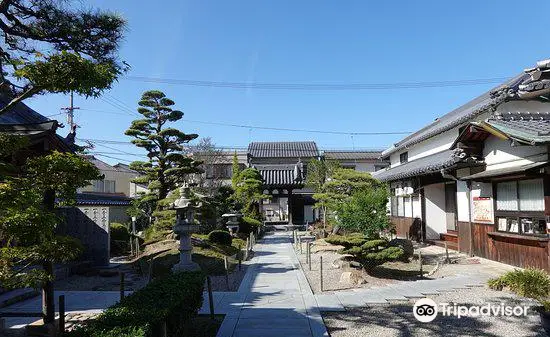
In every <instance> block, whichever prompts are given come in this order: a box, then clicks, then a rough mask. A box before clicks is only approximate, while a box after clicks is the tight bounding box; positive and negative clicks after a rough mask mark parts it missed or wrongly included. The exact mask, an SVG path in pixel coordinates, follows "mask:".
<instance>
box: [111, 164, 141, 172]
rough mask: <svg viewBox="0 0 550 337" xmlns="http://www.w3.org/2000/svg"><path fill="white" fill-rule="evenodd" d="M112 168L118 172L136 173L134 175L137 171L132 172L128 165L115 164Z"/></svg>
mask: <svg viewBox="0 0 550 337" xmlns="http://www.w3.org/2000/svg"><path fill="white" fill-rule="evenodd" d="M113 167H114V168H115V169H116V170H117V171H120V172H127V173H136V174H137V173H138V172H137V171H134V170H132V169H131V168H130V166H129V165H126V164H122V163H118V164H115V165H113Z"/></svg>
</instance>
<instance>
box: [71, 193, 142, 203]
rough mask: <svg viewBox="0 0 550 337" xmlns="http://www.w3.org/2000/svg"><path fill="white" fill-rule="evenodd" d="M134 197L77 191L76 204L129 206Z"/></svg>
mask: <svg viewBox="0 0 550 337" xmlns="http://www.w3.org/2000/svg"><path fill="white" fill-rule="evenodd" d="M131 203H132V199H131V198H128V197H127V196H125V195H123V194H100V193H77V194H76V204H77V205H79V206H86V205H97V206H100V205H101V206H103V205H104V206H127V205H130V204H131Z"/></svg>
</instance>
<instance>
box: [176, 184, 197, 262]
mask: <svg viewBox="0 0 550 337" xmlns="http://www.w3.org/2000/svg"><path fill="white" fill-rule="evenodd" d="M181 192H182V193H181V194H182V196H181V197H180V198H179V199H177V200H176V201H174V208H175V209H176V225H175V226H174V233H176V234H177V235H179V238H180V247H179V251H180V262H179V263H178V264H176V265H174V267H172V271H174V272H178V271H194V270H200V267H199V265H198V264H196V263H195V262H193V260H192V258H191V253H192V250H193V246H192V245H191V234H192V233H196V232H197V231H198V229H199V225H198V224H196V223H195V214H196V211H197V209H198V208H199V207H201V205H202V203H200V202H199V203H195V202H194V201H193V200H191V199H190V198H189V197H190V190H189V187H182V188H181Z"/></svg>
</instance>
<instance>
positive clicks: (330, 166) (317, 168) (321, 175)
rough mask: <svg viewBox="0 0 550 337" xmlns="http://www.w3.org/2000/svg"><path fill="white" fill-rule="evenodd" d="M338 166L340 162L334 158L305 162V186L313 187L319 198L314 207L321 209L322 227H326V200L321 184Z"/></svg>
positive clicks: (323, 183) (322, 184)
mask: <svg viewBox="0 0 550 337" xmlns="http://www.w3.org/2000/svg"><path fill="white" fill-rule="evenodd" d="M339 168H340V163H339V162H337V161H335V160H316V159H312V160H311V161H310V162H309V163H308V164H307V176H306V183H305V185H306V186H307V187H310V188H311V189H313V192H315V193H317V196H318V197H319V199H318V200H317V202H316V204H315V207H317V208H319V209H321V212H322V214H323V227H324V228H325V229H326V225H327V207H328V204H327V202H326V201H328V200H327V199H326V198H324V197H323V196H322V195H320V194H322V193H323V186H324V185H325V183H326V182H327V180H328V179H329V178H330V177H331V176H332V175H333V174H334V172H335V171H336V170H337V169H339Z"/></svg>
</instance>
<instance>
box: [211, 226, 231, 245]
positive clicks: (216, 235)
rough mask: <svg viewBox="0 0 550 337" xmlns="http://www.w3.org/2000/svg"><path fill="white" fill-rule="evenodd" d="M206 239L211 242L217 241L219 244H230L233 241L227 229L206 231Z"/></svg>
mask: <svg viewBox="0 0 550 337" xmlns="http://www.w3.org/2000/svg"><path fill="white" fill-rule="evenodd" d="M208 241H210V242H212V243H218V244H220V245H226V246H231V243H232V242H233V237H231V234H229V232H228V231H223V230H213V231H211V232H210V233H208Z"/></svg>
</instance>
